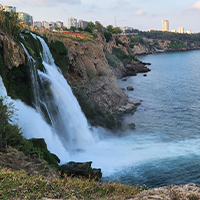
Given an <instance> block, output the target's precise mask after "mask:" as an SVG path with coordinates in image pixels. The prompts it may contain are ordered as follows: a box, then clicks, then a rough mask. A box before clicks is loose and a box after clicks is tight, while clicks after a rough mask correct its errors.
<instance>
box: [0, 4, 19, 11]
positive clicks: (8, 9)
mask: <svg viewBox="0 0 200 200" xmlns="http://www.w3.org/2000/svg"><path fill="white" fill-rule="evenodd" d="M2 9H4V10H5V11H6V12H16V7H14V6H2V5H1V4H0V10H2Z"/></svg>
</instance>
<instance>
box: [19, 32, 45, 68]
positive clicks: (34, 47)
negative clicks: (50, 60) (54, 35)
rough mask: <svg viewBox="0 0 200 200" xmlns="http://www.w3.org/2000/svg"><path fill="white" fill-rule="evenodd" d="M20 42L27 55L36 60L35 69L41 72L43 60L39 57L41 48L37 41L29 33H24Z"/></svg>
mask: <svg viewBox="0 0 200 200" xmlns="http://www.w3.org/2000/svg"><path fill="white" fill-rule="evenodd" d="M20 41H21V42H22V43H23V44H24V46H25V47H26V49H27V50H28V52H29V54H30V55H31V56H32V57H33V58H34V59H35V60H36V62H37V65H38V66H37V67H38V68H39V69H40V70H41V71H43V64H42V61H43V59H42V57H41V54H42V52H43V48H42V45H41V43H40V41H39V39H35V38H34V37H33V36H32V35H31V34H30V33H24V34H23V38H21V39H20Z"/></svg>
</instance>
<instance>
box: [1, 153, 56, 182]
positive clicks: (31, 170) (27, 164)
mask: <svg viewBox="0 0 200 200" xmlns="http://www.w3.org/2000/svg"><path fill="white" fill-rule="evenodd" d="M0 158H1V159H0V167H1V168H8V169H11V170H14V171H20V170H24V171H26V172H27V174H28V175H35V174H43V175H45V176H47V177H54V178H59V174H58V173H57V172H56V171H55V170H53V169H52V168H51V167H50V166H49V165H48V163H47V162H45V161H44V160H41V159H40V158H36V159H33V158H31V157H30V156H29V157H28V156H26V155H24V154H23V153H20V152H18V151H17V150H14V149H8V150H7V151H5V152H0Z"/></svg>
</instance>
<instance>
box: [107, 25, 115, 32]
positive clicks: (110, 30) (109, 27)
mask: <svg viewBox="0 0 200 200" xmlns="http://www.w3.org/2000/svg"><path fill="white" fill-rule="evenodd" d="M106 30H107V31H108V32H109V33H113V26H112V25H108V26H106Z"/></svg>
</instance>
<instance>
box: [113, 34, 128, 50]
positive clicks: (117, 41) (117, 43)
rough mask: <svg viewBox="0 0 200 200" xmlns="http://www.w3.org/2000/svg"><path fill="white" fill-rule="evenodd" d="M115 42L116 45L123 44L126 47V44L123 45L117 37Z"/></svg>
mask: <svg viewBox="0 0 200 200" xmlns="http://www.w3.org/2000/svg"><path fill="white" fill-rule="evenodd" d="M115 42H116V45H117V46H118V45H119V44H121V45H122V46H124V47H125V46H126V45H125V43H123V42H122V41H121V40H120V39H119V37H118V36H117V37H115Z"/></svg>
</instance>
